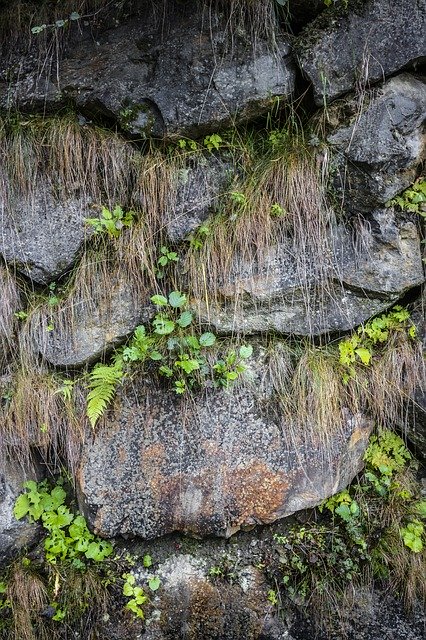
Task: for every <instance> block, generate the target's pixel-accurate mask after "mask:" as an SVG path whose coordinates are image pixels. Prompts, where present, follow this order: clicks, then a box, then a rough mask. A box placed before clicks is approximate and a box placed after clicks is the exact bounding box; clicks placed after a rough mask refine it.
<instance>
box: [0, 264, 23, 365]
mask: <svg viewBox="0 0 426 640" xmlns="http://www.w3.org/2000/svg"><path fill="white" fill-rule="evenodd" d="M20 305H21V301H20V294H19V289H18V286H17V284H16V282H15V279H14V277H13V276H12V274H11V273H10V271H9V270H8V269H6V268H5V267H4V266H2V265H0V372H1V370H2V368H3V367H4V365H5V364H6V362H7V360H8V356H9V354H10V352H11V350H12V349H13V335H14V332H15V329H16V324H17V319H16V316H15V313H16V312H17V311H18V310H19V308H20Z"/></svg>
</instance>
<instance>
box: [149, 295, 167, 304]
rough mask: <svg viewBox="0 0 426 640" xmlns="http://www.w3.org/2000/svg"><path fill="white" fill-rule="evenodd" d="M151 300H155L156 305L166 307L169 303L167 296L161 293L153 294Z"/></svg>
mask: <svg viewBox="0 0 426 640" xmlns="http://www.w3.org/2000/svg"><path fill="white" fill-rule="evenodd" d="M151 302H153V303H154V304H155V306H156V307H165V306H166V305H167V298H165V297H164V296H160V295H156V296H151Z"/></svg>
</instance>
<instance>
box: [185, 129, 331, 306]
mask: <svg viewBox="0 0 426 640" xmlns="http://www.w3.org/2000/svg"><path fill="white" fill-rule="evenodd" d="M327 163H328V158H327V154H326V153H324V154H323V156H322V157H319V156H318V155H317V154H316V153H315V152H314V151H311V150H310V149H309V147H308V146H307V144H306V142H305V140H304V137H303V135H302V134H301V133H299V132H296V133H291V132H290V133H288V134H287V135H285V137H284V141H283V142H281V144H280V145H278V149H275V148H274V147H272V148H270V149H269V150H268V151H267V154H266V156H264V157H262V158H261V159H260V160H258V161H257V162H253V164H252V167H251V170H250V174H249V175H248V176H247V178H246V179H245V180H244V181H243V182H242V183H240V184H235V186H234V188H233V190H232V191H231V193H230V194H228V199H227V201H225V202H224V204H223V205H222V212H221V214H219V215H218V216H216V217H215V218H214V219H212V220H211V222H210V234H209V235H208V237H207V238H206V240H205V242H204V244H203V246H202V247H201V248H200V249H197V248H192V247H191V248H190V249H189V252H188V256H187V264H186V269H187V272H188V281H189V288H190V291H191V293H192V294H193V295H194V296H195V297H196V298H198V299H201V300H202V299H204V298H205V294H206V291H208V292H209V299H210V301H211V302H212V303H218V304H219V303H220V302H223V299H224V298H223V296H224V295H225V294H226V289H227V287H228V286H229V285H230V284H231V285H232V284H233V283H235V282H236V281H237V280H238V278H239V275H241V276H242V277H243V278H244V280H246V279H247V278H249V279H251V280H253V281H254V282H256V279H257V276H258V274H259V273H261V274H263V275H264V276H265V277H266V276H267V275H268V274H267V273H266V274H264V270H265V266H264V265H265V264H271V265H273V262H274V261H273V258H274V256H276V257H277V258H279V256H280V255H281V254H283V255H284V254H285V256H286V258H288V257H289V256H290V257H291V261H292V265H293V267H292V268H293V271H294V273H295V283H294V284H295V286H298V287H299V288H300V289H301V294H302V296H303V300H304V303H305V306H306V313H307V317H310V316H311V315H312V314H311V313H310V312H311V310H312V308H314V307H316V306H317V303H318V301H317V298H318V296H320V295H324V290H327V282H328V281H329V280H330V281H331V278H332V277H335V276H336V274H335V264H334V262H335V260H334V248H333V243H332V240H331V234H330V228H331V226H332V225H333V224H334V222H335V220H334V214H333V211H332V209H331V208H330V207H329V206H328V204H327V201H326V190H325V181H326V175H327ZM235 193H237V194H241V198H240V202H235V195H234V194H235ZM270 268H273V266H272V267H270ZM316 284H320V287H316V286H315V285H316ZM221 289H222V291H221ZM320 291H321V293H320ZM233 302H234V301H233ZM235 304H236V305H237V306H238V305H241V304H242V300H238V299H237V300H236V301H235Z"/></svg>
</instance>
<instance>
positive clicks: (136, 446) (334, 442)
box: [77, 346, 371, 538]
mask: <svg viewBox="0 0 426 640" xmlns="http://www.w3.org/2000/svg"><path fill="white" fill-rule="evenodd" d="M276 349H278V350H279V346H277V347H276ZM276 353H277V354H278V351H277V352H276ZM265 361H266V350H265V349H264V348H260V347H259V354H258V355H257V356H256V358H254V360H253V363H252V364H251V370H252V372H253V380H252V383H250V384H249V383H246V385H243V386H242V387H240V388H234V389H233V390H232V391H226V390H215V389H206V391H205V392H203V393H202V392H200V393H198V394H196V395H195V396H194V397H193V398H190V399H189V402H186V399H185V398H183V399H182V401H180V400H179V398H178V397H177V396H176V395H175V394H174V393H172V392H171V391H165V390H164V389H161V388H160V387H159V386H156V385H155V384H154V383H151V382H149V380H147V379H146V378H144V377H143V376H139V377H134V378H133V379H132V382H131V384H129V385H128V386H126V387H125V388H124V389H122V390H121V392H120V393H119V395H118V398H117V401H116V403H115V405H114V410H113V412H112V413H110V414H109V415H108V419H107V420H106V421H105V423H104V425H103V426H102V427H101V428H100V429H99V430H98V432H97V433H96V434H95V435H94V438H93V440H92V441H91V442H87V443H86V444H85V445H84V447H83V455H82V461H81V466H80V469H79V471H78V472H77V482H78V492H79V496H80V497H79V502H80V506H81V509H82V510H83V512H84V513H85V515H86V516H87V518H88V520H89V522H90V524H91V526H92V527H93V528H94V529H95V531H96V532H98V533H99V534H100V535H102V536H105V537H113V536H118V535H123V536H141V537H143V538H154V537H158V536H162V535H165V534H168V533H171V532H173V531H182V532H187V533H191V534H194V535H196V536H208V535H217V536H229V535H231V534H233V533H234V532H236V531H238V530H239V529H241V528H244V527H249V526H253V525H255V524H267V523H271V522H274V521H275V520H277V519H279V518H283V517H284V516H287V515H289V514H291V513H294V512H295V511H298V510H300V509H305V508H307V507H311V506H314V505H317V504H319V503H320V502H321V501H322V500H323V499H324V498H326V497H327V496H330V495H332V494H334V493H335V492H337V491H339V490H340V489H342V488H343V487H345V486H346V485H347V484H348V483H349V482H350V481H351V479H352V478H353V477H354V476H355V475H356V473H357V472H358V471H359V470H360V468H361V467H362V456H363V453H364V450H365V448H366V446H367V441H368V436H369V433H370V428H371V425H370V424H369V423H368V422H367V421H365V420H363V419H362V418H361V417H360V416H351V415H350V413H349V411H347V410H346V409H345V408H344V407H342V410H341V412H340V413H339V416H338V417H337V419H336V422H333V428H332V429H331V432H330V433H328V434H327V436H325V434H324V425H319V424H313V425H312V424H310V425H309V426H305V427H303V426H302V425H301V424H291V421H289V422H288V423H286V422H285V420H284V419H283V416H282V413H283V411H282V410H280V407H279V406H278V404H277V402H276V399H275V396H274V393H273V385H272V382H271V380H270V379H269V375H268V373H267V371H268V369H267V368H266V364H265ZM311 419H312V420H313V419H314V418H313V417H312V418H311V416H310V419H309V420H311ZM295 420H296V421H297V417H296V418H295Z"/></svg>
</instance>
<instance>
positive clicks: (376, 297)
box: [194, 209, 424, 335]
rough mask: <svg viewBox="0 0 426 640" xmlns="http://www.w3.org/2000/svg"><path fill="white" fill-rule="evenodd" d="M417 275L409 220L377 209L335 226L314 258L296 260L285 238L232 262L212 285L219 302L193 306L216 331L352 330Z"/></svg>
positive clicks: (419, 272)
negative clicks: (356, 222)
mask: <svg viewBox="0 0 426 640" xmlns="http://www.w3.org/2000/svg"><path fill="white" fill-rule="evenodd" d="M327 252H328V254H329V255H327ZM316 260H321V261H322V262H323V270H320V269H318V263H317V262H316ZM423 281H424V275H423V264H422V259H421V253H420V238H419V235H418V231H417V229H416V226H415V224H414V223H413V222H411V221H410V220H405V219H404V218H403V217H401V216H399V215H396V214H395V212H394V211H392V209H379V210H376V211H374V212H373V213H372V214H371V215H370V219H369V222H368V223H362V224H361V226H360V227H359V228H358V230H357V231H355V232H354V231H353V230H350V229H349V228H346V227H343V226H340V227H337V228H335V229H334V231H333V232H332V233H331V235H330V239H329V241H328V242H327V243H326V244H325V248H324V254H323V255H318V254H317V257H316V258H315V256H314V255H312V256H309V255H308V256H307V257H306V259H305V261H304V260H303V259H301V256H300V254H298V253H297V251H296V252H295V251H294V248H293V247H292V245H291V242H290V241H289V242H288V244H281V245H279V246H278V247H274V248H271V250H270V252H268V253H266V255H265V256H262V258H261V261H260V263H256V262H253V263H252V264H248V263H247V264H245V263H243V264H241V263H237V264H236V267H235V269H234V270H233V272H232V273H231V277H230V279H229V282H227V283H226V284H224V285H222V286H221V287H219V289H218V293H219V303H215V302H214V299H212V300H211V301H210V303H209V307H208V309H207V308H206V306H205V303H204V301H203V300H199V301H195V302H194V308H195V309H196V310H197V312H198V314H199V316H200V318H201V319H202V320H203V321H204V322H209V323H210V324H211V325H213V327H214V329H215V330H216V331H218V332H220V333H235V332H243V333H252V334H253V333H259V332H263V331H270V330H273V331H278V332H280V333H290V334H297V335H318V334H322V333H325V332H329V331H347V330H349V329H353V328H354V327H355V326H357V325H359V324H361V323H362V322H364V321H365V320H367V319H368V318H370V317H371V316H373V315H375V314H377V313H380V312H381V311H384V310H385V309H387V308H389V307H390V306H392V304H394V303H395V302H396V300H398V299H399V298H400V297H401V296H402V295H403V294H404V293H405V292H406V291H407V290H408V289H410V288H412V287H415V286H417V285H419V284H421V283H422V282H423Z"/></svg>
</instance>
